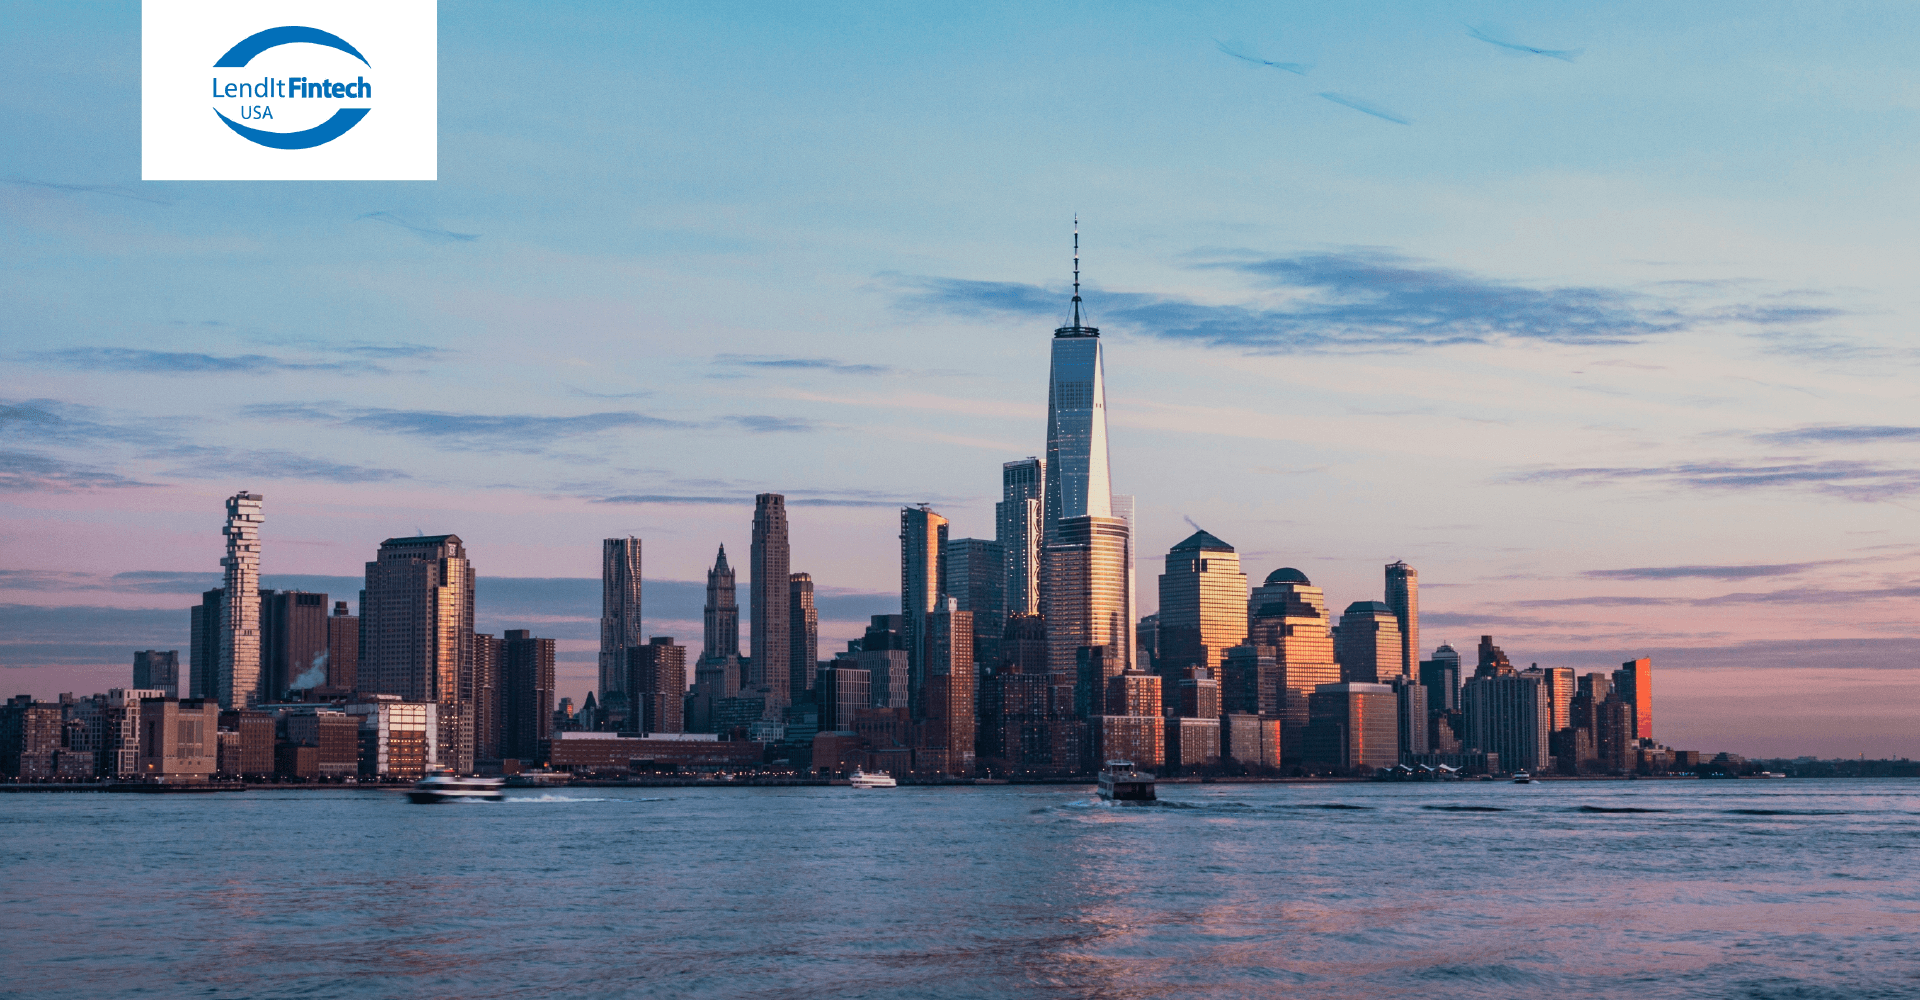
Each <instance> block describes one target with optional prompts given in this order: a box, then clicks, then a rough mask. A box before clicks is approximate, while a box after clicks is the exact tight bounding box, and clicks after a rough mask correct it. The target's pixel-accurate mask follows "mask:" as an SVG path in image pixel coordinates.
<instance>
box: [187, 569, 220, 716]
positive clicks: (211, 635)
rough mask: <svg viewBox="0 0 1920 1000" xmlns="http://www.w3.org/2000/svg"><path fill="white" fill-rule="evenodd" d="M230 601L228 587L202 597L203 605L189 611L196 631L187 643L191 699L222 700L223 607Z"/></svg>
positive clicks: (192, 626)
mask: <svg viewBox="0 0 1920 1000" xmlns="http://www.w3.org/2000/svg"><path fill="white" fill-rule="evenodd" d="M226 599H227V591H226V588H224V587H215V588H213V589H212V590H209V591H205V592H203V593H202V594H201V595H200V603H199V604H196V605H194V606H193V607H192V608H190V609H188V610H189V612H190V614H191V618H192V625H191V628H192V631H191V632H190V633H189V638H188V641H187V696H188V697H190V698H212V699H215V700H216V701H217V700H219V697H220V605H221V603H222V602H224V601H225V600H226Z"/></svg>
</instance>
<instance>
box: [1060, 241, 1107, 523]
mask: <svg viewBox="0 0 1920 1000" xmlns="http://www.w3.org/2000/svg"><path fill="white" fill-rule="evenodd" d="M1080 309H1081V302H1080V226H1079V223H1078V222H1077V221H1076V222H1075V223H1074V227H1073V318H1072V320H1071V321H1070V322H1068V324H1067V325H1066V326H1063V327H1060V328H1059V329H1057V330H1055V331H1053V359H1052V364H1051V368H1050V370H1049V372H1048V376H1047V383H1048V391H1047V466H1046V473H1047V474H1046V482H1045V484H1044V485H1045V488H1046V494H1045V496H1046V505H1045V508H1044V510H1043V511H1042V516H1043V517H1044V518H1045V519H1046V525H1045V532H1046V538H1047V539H1048V540H1051V539H1052V538H1053V537H1054V536H1055V535H1056V534H1057V533H1058V531H1059V527H1060V523H1061V522H1062V521H1064V520H1066V519H1068V518H1075V517H1099V518H1107V517H1111V516H1112V515H1113V482H1112V477H1111V475H1110V474H1109V473H1108V465H1107V389H1106V374H1105V365H1104V363H1103V361H1102V358H1101V351H1100V328H1099V327H1093V326H1087V325H1085V324H1084V323H1083V322H1082V320H1081V315H1080Z"/></svg>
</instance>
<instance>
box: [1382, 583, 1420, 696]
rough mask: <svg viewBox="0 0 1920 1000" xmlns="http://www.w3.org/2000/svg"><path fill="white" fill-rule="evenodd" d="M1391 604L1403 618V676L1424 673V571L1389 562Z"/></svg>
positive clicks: (1401, 640)
mask: <svg viewBox="0 0 1920 1000" xmlns="http://www.w3.org/2000/svg"><path fill="white" fill-rule="evenodd" d="M1387 607H1389V608H1392V609H1393V616H1394V617H1395V618H1397V619H1399V621H1400V675H1401V676H1403V677H1418V676H1419V675H1420V571H1419V570H1417V569H1414V568H1413V567H1412V566H1409V565H1407V564H1406V563H1405V562H1404V561H1400V560H1396V561H1394V562H1392V563H1389V564H1387Z"/></svg>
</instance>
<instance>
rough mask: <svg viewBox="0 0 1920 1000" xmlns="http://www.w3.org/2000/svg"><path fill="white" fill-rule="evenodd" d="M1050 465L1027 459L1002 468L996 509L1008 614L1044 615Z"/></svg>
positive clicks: (997, 533) (996, 524)
mask: <svg viewBox="0 0 1920 1000" xmlns="http://www.w3.org/2000/svg"><path fill="white" fill-rule="evenodd" d="M1046 484H1047V463H1045V462H1043V461H1041V460H1040V459H1038V458H1031V457H1029V458H1023V459H1021V460H1019V461H1017V462H1008V463H1006V464H1005V465H1002V466H1001V467H1000V491H1001V500H1000V502H999V503H997V504H994V505H993V517H994V539H995V540H996V541H998V542H999V543H1000V549H1001V555H1002V558H1003V559H1004V560H1005V563H1004V568H1005V571H1006V583H1005V587H1006V597H1005V601H1006V612H1007V614H1010V615H1037V614H1039V613H1040V548H1041V546H1042V545H1043V544H1044V543H1045V535H1046V530H1045V528H1044V527H1042V521H1043V518H1042V516H1041V511H1042V508H1043V506H1044V503H1045V496H1046Z"/></svg>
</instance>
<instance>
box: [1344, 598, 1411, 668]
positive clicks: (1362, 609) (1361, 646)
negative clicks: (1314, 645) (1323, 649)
mask: <svg viewBox="0 0 1920 1000" xmlns="http://www.w3.org/2000/svg"><path fill="white" fill-rule="evenodd" d="M1401 653H1402V647H1401V643H1400V620H1399V619H1398V618H1396V617H1395V616H1394V613H1393V609H1392V608H1390V607H1388V606H1387V605H1386V604H1384V603H1382V602H1380V601H1355V602H1353V603H1352V604H1349V605H1347V610H1346V613H1345V614H1342V615H1341V616H1340V639H1339V641H1338V642H1337V643H1336V644H1335V648H1334V655H1335V657H1336V658H1337V659H1339V661H1340V679H1341V680H1343V681H1351V682H1355V683H1360V684H1381V683H1385V682H1386V681H1387V679H1388V678H1391V677H1399V676H1402V674H1401V672H1400V666H1401V662H1402V661H1401V659H1400V657H1401Z"/></svg>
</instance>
